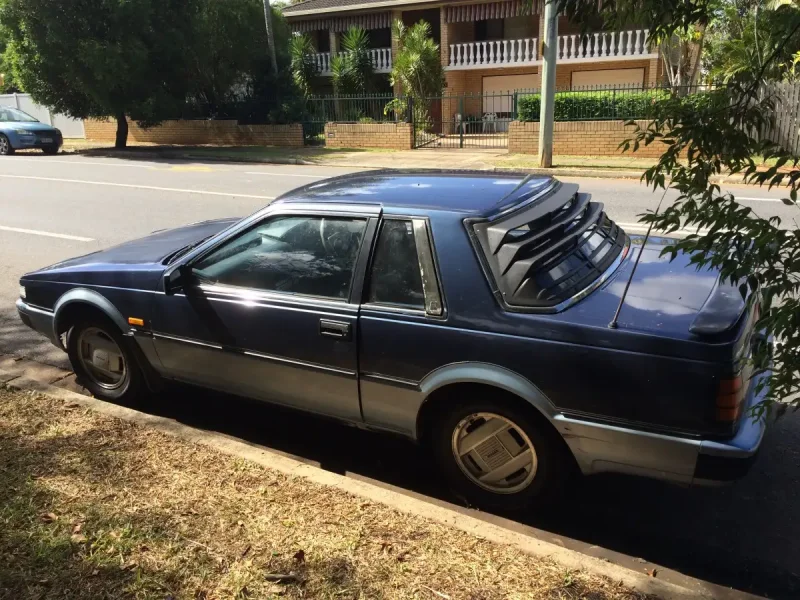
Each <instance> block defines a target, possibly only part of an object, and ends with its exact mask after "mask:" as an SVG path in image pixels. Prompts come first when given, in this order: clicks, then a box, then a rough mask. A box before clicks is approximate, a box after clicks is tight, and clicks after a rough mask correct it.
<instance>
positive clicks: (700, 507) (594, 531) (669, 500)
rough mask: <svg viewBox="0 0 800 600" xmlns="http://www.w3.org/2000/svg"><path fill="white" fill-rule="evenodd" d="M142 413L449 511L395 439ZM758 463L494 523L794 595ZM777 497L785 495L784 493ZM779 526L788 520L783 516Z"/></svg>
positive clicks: (433, 480) (412, 451)
mask: <svg viewBox="0 0 800 600" xmlns="http://www.w3.org/2000/svg"><path fill="white" fill-rule="evenodd" d="M142 408H143V409H144V410H147V411H148V412H151V413H153V414H159V415H161V416H165V417H169V418H173V419H176V420H177V421H180V422H182V423H185V424H187V425H190V426H193V427H198V428H201V429H206V430H213V431H217V432H220V433H223V434H227V435H230V436H234V437H236V438H240V439H243V440H245V441H248V442H251V443H254V444H260V445H265V446H268V447H270V448H273V449H275V450H278V451H280V452H284V453H287V454H291V455H293V456H295V457H299V458H300V459H301V460H307V461H309V462H313V463H317V464H319V465H320V466H322V467H323V468H325V469H327V470H329V471H332V472H336V473H340V474H345V473H350V474H356V475H359V476H363V477H367V478H371V479H375V480H378V481H381V482H384V483H388V484H391V485H394V486H397V487H399V488H402V489H406V490H410V491H412V492H417V493H420V494H425V495H428V496H432V497H434V498H438V499H442V500H446V501H450V502H455V503H458V500H456V499H455V498H454V497H453V496H452V495H451V494H450V493H449V492H448V490H447V489H445V488H444V487H443V486H442V484H441V482H440V478H439V477H438V476H437V474H436V472H435V470H434V465H433V464H431V460H430V459H429V458H428V456H427V455H426V454H425V453H424V452H423V451H422V450H421V449H420V448H418V447H417V446H416V445H414V444H413V443H411V442H408V441H406V440H404V439H400V438H395V437H392V436H387V435H381V434H376V433H371V432H367V431H362V430H359V429H357V428H352V427H346V426H344V425H340V424H338V423H335V422H331V421H328V420H324V419H319V418H315V417H309V416H306V415H303V414H300V413H296V412H294V411H290V410H286V409H280V408H276V407H272V406H268V405H265V404H261V403H258V402H254V401H249V400H243V399H239V398H236V397H232V396H227V395H221V394H215V393H211V392H208V391H204V390H199V389H195V388H191V387H184V386H175V387H173V388H171V389H170V390H169V392H167V393H164V394H162V395H160V396H158V397H154V398H153V399H151V400H149V401H148V402H147V404H146V405H145V406H143V407H142ZM765 477H766V472H763V473H762V472H759V463H757V464H756V467H755V468H754V472H752V473H751V474H750V475H749V476H748V478H747V479H745V480H743V481H742V482H740V483H738V484H736V485H735V486H734V487H731V488H725V489H697V488H694V489H685V488H680V487H675V486H670V485H667V484H662V483H660V482H656V481H649V480H641V479H638V478H627V477H622V476H610V475H609V476H596V477H592V478H587V479H585V480H582V481H578V482H576V483H575V485H574V486H573V487H572V489H571V490H570V493H569V495H568V497H567V498H566V499H565V501H564V502H562V503H561V504H560V505H559V507H558V508H557V509H554V510H552V511H548V513H547V514H531V515H526V516H523V517H522V518H520V516H519V515H516V516H514V515H501V516H505V517H507V518H512V519H514V520H517V521H519V522H521V523H523V524H525V525H529V526H532V527H535V528H537V529H539V530H543V531H544V532H545V533H544V535H543V536H542V537H544V538H545V539H546V538H547V533H546V532H550V533H553V534H558V535H561V536H565V537H568V538H572V539H575V540H580V541H582V542H586V543H589V544H592V545H598V546H602V547H605V548H608V549H611V550H615V551H617V552H622V553H625V554H629V555H632V556H634V557H642V558H643V559H646V560H647V561H649V562H652V563H656V564H660V565H662V566H664V567H667V568H671V569H674V570H676V571H679V572H682V573H685V574H686V575H689V576H692V577H697V578H700V579H704V580H707V581H711V582H713V583H717V584H719V585H722V586H726V587H733V588H736V589H740V590H744V591H749V592H752V593H758V594H766V595H769V596H770V597H772V598H787V599H788V598H797V597H799V596H800V576H798V575H797V574H796V573H794V571H795V569H794V566H795V565H796V564H797V560H796V549H795V548H796V541H797V538H796V537H795V536H794V535H793V533H792V531H791V528H792V527H793V526H794V525H793V524H792V525H791V526H790V527H789V528H788V529H784V528H783V526H784V523H782V522H781V520H782V519H783V518H785V517H784V516H783V515H779V514H775V512H774V511H773V510H772V506H773V504H774V503H778V504H779V503H780V502H783V500H784V499H783V498H779V499H776V498H770V497H769V496H770V492H768V491H767V490H766V489H765V486H766V483H765V482H764V478H765ZM786 493H793V492H790V491H788V490H786ZM786 518H791V515H790V516H789V517H786Z"/></svg>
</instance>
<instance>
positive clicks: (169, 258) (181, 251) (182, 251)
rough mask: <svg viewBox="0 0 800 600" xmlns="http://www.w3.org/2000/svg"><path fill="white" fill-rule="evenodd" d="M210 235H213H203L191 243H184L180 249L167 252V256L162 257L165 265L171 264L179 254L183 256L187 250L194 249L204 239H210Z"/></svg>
mask: <svg viewBox="0 0 800 600" xmlns="http://www.w3.org/2000/svg"><path fill="white" fill-rule="evenodd" d="M212 237H214V234H212V235H207V236H206V237H204V238H203V239H202V240H198V241H196V242H193V243H191V244H187V245H186V246H184V247H183V248H181V249H179V250H176V251H175V252H173V253H172V254H169V255H168V256H167V258H165V259H164V263H165V264H167V265H169V264H172V263H173V262H175V261H176V260H177V259H179V258H180V257H181V256H184V255H185V254H188V253H189V252H191V251H192V250H194V249H195V248H197V247H198V246H199V245H200V244H202V243H203V242H205V241H206V240H209V239H211V238H212Z"/></svg>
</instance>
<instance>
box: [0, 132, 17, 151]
mask: <svg viewBox="0 0 800 600" xmlns="http://www.w3.org/2000/svg"><path fill="white" fill-rule="evenodd" d="M10 154H14V147H13V146H12V145H11V142H9V141H8V137H6V136H5V135H3V134H2V133H0V155H2V156H8V155H10Z"/></svg>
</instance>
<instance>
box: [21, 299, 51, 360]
mask: <svg viewBox="0 0 800 600" xmlns="http://www.w3.org/2000/svg"><path fill="white" fill-rule="evenodd" d="M17 312H18V313H19V318H20V319H21V320H22V322H23V323H24V324H25V325H27V326H28V327H30V328H31V329H33V330H34V331H36V332H38V333H41V334H42V335H44V336H46V337H47V339H49V340H50V341H51V342H53V344H55V345H56V346H58V347H59V348H60V347H61V344H60V343H59V340H58V339H57V338H56V334H55V326H54V318H55V317H54V315H53V312H52V311H49V310H45V309H43V308H39V307H37V306H32V305H30V304H28V303H27V302H25V301H24V300H22V298H19V299H18V300H17Z"/></svg>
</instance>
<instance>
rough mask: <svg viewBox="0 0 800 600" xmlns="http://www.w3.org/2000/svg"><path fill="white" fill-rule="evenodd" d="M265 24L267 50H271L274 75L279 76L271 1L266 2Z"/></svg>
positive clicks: (270, 56)
mask: <svg viewBox="0 0 800 600" xmlns="http://www.w3.org/2000/svg"><path fill="white" fill-rule="evenodd" d="M264 22H265V23H266V26H267V46H269V47H268V48H267V50H269V58H270V62H271V63H272V73H273V74H274V75H277V74H278V61H277V60H276V58H275V54H276V52H275V30H274V29H273V27H272V9H271V8H270V6H269V0H264Z"/></svg>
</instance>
